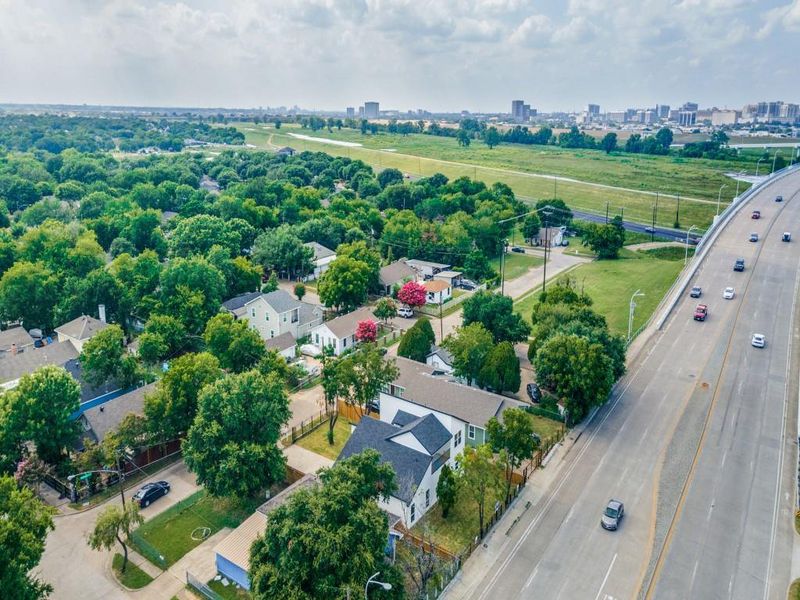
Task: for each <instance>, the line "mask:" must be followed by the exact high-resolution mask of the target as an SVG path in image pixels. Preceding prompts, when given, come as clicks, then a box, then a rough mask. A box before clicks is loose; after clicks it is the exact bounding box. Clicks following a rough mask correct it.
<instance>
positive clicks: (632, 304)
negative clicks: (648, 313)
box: [628, 290, 644, 344]
mask: <svg viewBox="0 0 800 600" xmlns="http://www.w3.org/2000/svg"><path fill="white" fill-rule="evenodd" d="M637 296H644V294H643V293H642V290H636V291H635V292H633V296H631V302H630V304H629V305H628V343H629V344H630V343H631V335H632V333H633V312H634V311H635V310H636V302H635V301H634V299H635V298H636V297H637Z"/></svg>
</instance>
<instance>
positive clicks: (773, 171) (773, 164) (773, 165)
mask: <svg viewBox="0 0 800 600" xmlns="http://www.w3.org/2000/svg"><path fill="white" fill-rule="evenodd" d="M780 152H781V151H780V150H775V154H773V155H772V171H771V172H770V175H772V174H773V173H775V161H776V160H778V154H780Z"/></svg>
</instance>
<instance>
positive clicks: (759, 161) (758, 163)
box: [756, 156, 764, 177]
mask: <svg viewBox="0 0 800 600" xmlns="http://www.w3.org/2000/svg"><path fill="white" fill-rule="evenodd" d="M762 160H764V157H763V156H762V157H761V158H759V159H758V162H757V163H756V177H758V166H759V165H760V164H761V161H762Z"/></svg>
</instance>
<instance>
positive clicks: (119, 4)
mask: <svg viewBox="0 0 800 600" xmlns="http://www.w3.org/2000/svg"><path fill="white" fill-rule="evenodd" d="M798 52H800V0H305V1H303V0H260V1H259V0H196V1H192V0H184V1H182V2H173V1H169V0H163V1H151V0H119V1H118V0H68V1H64V0H0V102H3V103H65V104H83V103H86V104H111V105H135V106H187V107H229V108H234V107H235V108H257V107H259V106H263V107H266V106H281V105H284V106H293V105H298V106H300V107H303V108H306V109H325V110H343V109H344V107H346V106H359V105H361V104H363V103H364V101H369V100H376V101H379V102H380V103H381V109H390V108H393V109H399V110H407V109H417V108H424V109H427V110H432V111H459V110H470V111H473V112H478V111H486V112H508V111H510V105H511V100H512V99H517V98H519V99H524V100H525V101H526V102H528V103H530V104H531V106H533V107H535V108H538V109H539V110H540V111H553V110H565V111H570V110H581V109H583V108H584V107H585V105H586V104H587V103H589V102H591V103H596V104H600V106H601V110H603V111H605V110H617V109H624V108H626V107H635V106H652V105H654V104H657V103H663V104H670V105H672V106H677V105H679V104H682V103H683V102H686V101H694V102H699V103H700V105H701V106H718V107H720V108H723V107H728V108H740V107H741V106H742V105H743V104H745V103H748V102H755V101H759V100H784V101H791V102H800V77H798V74H799V73H800V67H798V62H797V57H798Z"/></svg>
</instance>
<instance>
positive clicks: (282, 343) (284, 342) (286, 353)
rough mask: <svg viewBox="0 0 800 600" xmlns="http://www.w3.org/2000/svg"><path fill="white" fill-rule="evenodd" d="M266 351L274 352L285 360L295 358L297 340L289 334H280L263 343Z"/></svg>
mask: <svg viewBox="0 0 800 600" xmlns="http://www.w3.org/2000/svg"><path fill="white" fill-rule="evenodd" d="M264 345H265V346H266V347H267V350H276V351H277V352H278V354H280V355H281V356H283V358H285V359H286V360H292V359H293V358H296V357H297V340H296V339H294V336H293V335H292V334H291V333H290V332H288V331H287V332H286V333H282V334H280V335H277V336H275V337H274V338H270V339H268V340H265V341H264Z"/></svg>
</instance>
